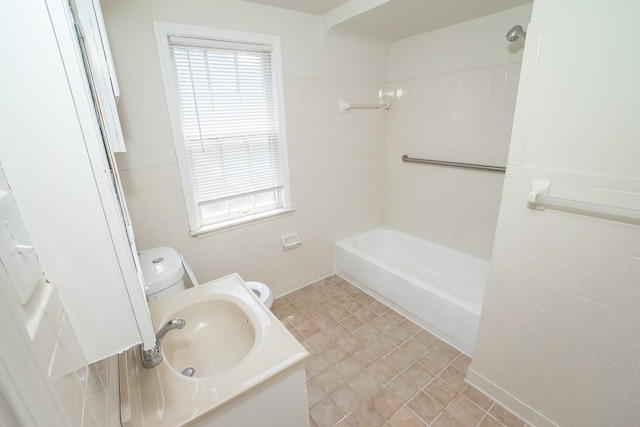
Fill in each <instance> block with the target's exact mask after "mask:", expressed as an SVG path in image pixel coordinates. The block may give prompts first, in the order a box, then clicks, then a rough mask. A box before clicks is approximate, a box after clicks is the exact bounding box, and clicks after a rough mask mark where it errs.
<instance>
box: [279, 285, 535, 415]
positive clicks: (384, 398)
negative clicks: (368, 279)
mask: <svg viewBox="0 0 640 427" xmlns="http://www.w3.org/2000/svg"><path fill="white" fill-rule="evenodd" d="M272 311H273V313H274V314H275V315H276V317H278V319H280V320H281V321H282V323H283V324H284V325H285V326H286V327H287V328H288V329H289V330H290V331H291V332H292V334H293V335H294V336H295V337H296V338H297V339H298V340H299V341H300V342H301V343H302V344H303V345H304V346H305V348H306V349H307V350H308V351H309V354H310V356H309V358H308V359H307V363H306V369H307V386H308V387H307V388H308V396H309V416H310V420H311V426H312V427H328V426H340V427H348V426H366V427H376V426H384V427H400V426H402V427H411V426H433V427H505V426H506V427H525V424H524V423H523V422H522V421H521V420H519V419H517V418H516V417H515V416H513V415H512V414H511V413H510V412H508V411H506V410H505V409H504V408H502V407H501V406H500V405H498V404H496V403H494V402H493V401H492V400H491V399H490V398H488V397H487V396H485V395H484V394H482V393H480V392H479V391H478V390H476V389H474V388H473V387H471V386H469V385H467V384H466V383H465V382H464V376H465V372H466V369H467V367H468V366H469V364H470V362H471V360H470V359H469V357H467V356H465V355H464V354H462V353H460V352H459V351H457V350H456V349H455V348H453V347H451V346H450V345H448V344H446V343H445V342H443V341H441V340H439V339H438V338H436V337H435V336H433V335H432V334H430V333H429V332H427V331H425V330H423V329H422V328H420V327H419V326H417V325H416V324H414V323H413V322H411V321H409V320H408V319H406V318H405V317H404V316H402V315H400V314H398V313H397V312H395V311H393V310H391V309H390V308H389V307H387V306H386V305H384V304H383V303H381V302H380V301H378V300H376V299H374V298H372V297H371V296H369V295H367V294H365V293H364V292H362V291H361V290H359V289H358V288H356V287H355V286H353V285H351V284H350V283H348V282H347V281H345V280H342V279H341V278H340V277H338V276H331V277H328V278H326V279H323V280H321V281H318V282H316V283H313V284H311V285H308V286H306V287H305V288H303V289H300V290H297V291H295V292H293V293H290V294H288V295H285V296H283V297H281V298H278V299H276V300H275V302H274V304H273V307H272Z"/></svg>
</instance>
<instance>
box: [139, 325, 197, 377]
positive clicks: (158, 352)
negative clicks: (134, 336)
mask: <svg viewBox="0 0 640 427" xmlns="http://www.w3.org/2000/svg"><path fill="white" fill-rule="evenodd" d="M186 323H187V322H185V321H184V319H180V318H175V319H171V320H170V321H168V322H167V324H166V325H164V326H163V327H162V328H160V330H159V331H158V332H157V333H156V344H155V345H154V346H153V348H151V349H149V350H145V349H144V348H143V347H142V345H140V356H141V357H142V366H143V367H145V368H147V369H148V368H153V367H155V366H158V365H159V364H160V362H162V360H163V356H162V348H161V346H160V345H161V344H162V339H163V338H164V336H165V335H167V333H168V332H169V331H172V330H174V329H182V328H184V325H186Z"/></svg>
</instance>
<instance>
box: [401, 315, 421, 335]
mask: <svg viewBox="0 0 640 427" xmlns="http://www.w3.org/2000/svg"><path fill="white" fill-rule="evenodd" d="M398 327H399V328H400V329H402V330H403V331H405V332H406V333H408V334H409V335H413V334H415V333H417V332H418V331H421V330H422V328H421V327H420V326H418V325H416V324H415V323H413V322H412V321H411V320H409V319H404V320H403V321H401V322H400V323H398Z"/></svg>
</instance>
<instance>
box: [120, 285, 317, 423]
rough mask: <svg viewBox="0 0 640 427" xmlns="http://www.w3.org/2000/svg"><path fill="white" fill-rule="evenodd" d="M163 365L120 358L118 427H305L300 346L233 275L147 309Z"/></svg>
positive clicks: (134, 353)
mask: <svg viewBox="0 0 640 427" xmlns="http://www.w3.org/2000/svg"><path fill="white" fill-rule="evenodd" d="M149 309H150V311H151V317H152V321H153V324H154V328H155V330H158V329H160V328H161V327H162V326H163V325H165V324H167V322H169V321H170V320H172V319H175V318H181V319H184V320H185V322H186V324H185V326H184V327H183V328H182V329H176V330H172V331H170V332H168V333H167V335H166V336H165V338H164V340H163V342H162V346H161V347H162V351H163V356H164V360H163V361H162V362H161V363H160V364H159V365H158V366H156V367H154V368H150V369H146V368H144V367H142V363H141V357H140V348H139V347H135V348H132V349H130V350H129V351H127V352H125V353H122V354H121V356H120V376H121V400H122V421H123V425H124V426H125V427H146V426H154V427H163V426H164V427H177V426H198V427H204V426H212V427H218V426H219V427H223V426H224V427H245V426H251V425H256V426H257V425H259V426H263V427H270V426H273V427H280V426H303V427H304V426H308V425H309V413H308V405H307V392H306V379H305V369H304V360H305V358H306V357H307V356H308V353H307V351H306V350H305V349H304V347H303V346H302V345H301V344H300V343H299V342H298V341H297V340H296V339H295V338H294V337H293V336H292V335H291V334H290V333H289V331H287V329H286V328H285V327H284V326H283V325H282V323H280V321H278V319H276V317H275V316H274V315H273V314H272V313H271V312H270V311H269V310H268V309H267V308H266V307H265V306H264V305H263V304H262V303H261V302H260V300H259V299H258V298H257V297H256V296H255V294H253V292H251V291H250V289H249V288H248V287H247V285H246V284H245V283H244V281H243V280H242V279H241V278H240V276H238V275H237V274H232V275H229V276H226V277H223V278H221V279H217V280H214V281H211V282H208V283H206V284H204V285H201V286H197V287H194V288H189V289H187V290H184V291H181V292H178V293H177V294H173V295H170V296H168V297H164V298H160V299H158V300H155V301H152V302H150V303H149Z"/></svg>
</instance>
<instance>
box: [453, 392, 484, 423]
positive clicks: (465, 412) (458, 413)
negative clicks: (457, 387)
mask: <svg viewBox="0 0 640 427" xmlns="http://www.w3.org/2000/svg"><path fill="white" fill-rule="evenodd" d="M446 409H447V412H448V413H450V414H451V415H453V416H454V417H456V418H457V419H458V420H459V421H460V422H462V424H464V425H465V426H467V427H474V426H476V425H477V424H478V422H480V420H481V419H482V418H483V417H484V415H485V411H483V410H482V409H481V408H480V407H479V406H476V404H475V403H473V402H471V401H470V400H469V399H467V398H466V397H464V396H463V395H461V394H459V395H458V396H457V397H456V398H455V399H453V400H452V401H451V403H449V406H447V408H446Z"/></svg>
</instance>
